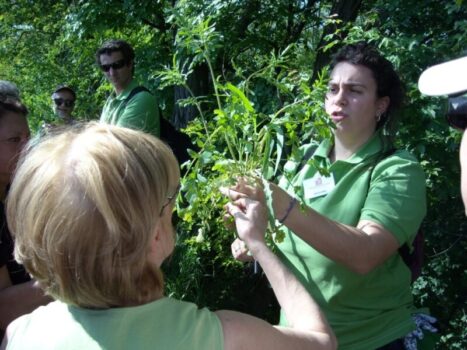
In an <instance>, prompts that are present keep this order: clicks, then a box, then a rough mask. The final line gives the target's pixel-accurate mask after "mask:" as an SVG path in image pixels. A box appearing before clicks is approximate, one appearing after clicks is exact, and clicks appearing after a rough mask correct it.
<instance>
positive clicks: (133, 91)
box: [123, 85, 151, 106]
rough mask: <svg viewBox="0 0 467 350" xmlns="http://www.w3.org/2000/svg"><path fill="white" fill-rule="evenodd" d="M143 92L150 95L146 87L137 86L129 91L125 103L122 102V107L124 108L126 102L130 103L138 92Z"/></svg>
mask: <svg viewBox="0 0 467 350" xmlns="http://www.w3.org/2000/svg"><path fill="white" fill-rule="evenodd" d="M143 91H146V92H149V93H151V91H149V89H147V88H146V87H144V86H142V85H140V86H137V87H135V88H134V89H133V90H131V91H130V94H129V95H128V97H127V98H126V99H125V101H124V102H123V105H124V106H126V105H127V104H128V102H130V101H131V99H132V98H133V97H134V96H135V95H136V94H139V93H140V92H143Z"/></svg>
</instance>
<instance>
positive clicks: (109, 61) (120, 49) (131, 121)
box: [96, 40, 160, 136]
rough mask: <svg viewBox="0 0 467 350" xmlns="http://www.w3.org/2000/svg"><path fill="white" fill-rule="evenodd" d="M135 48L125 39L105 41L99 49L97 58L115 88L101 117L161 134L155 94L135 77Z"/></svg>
mask: <svg viewBox="0 0 467 350" xmlns="http://www.w3.org/2000/svg"><path fill="white" fill-rule="evenodd" d="M134 59H135V53H134V51H133V48H132V47H131V46H130V45H129V44H128V43H127V42H125V41H123V40H109V41H106V42H105V43H104V44H103V45H102V46H101V47H100V48H99V49H98V50H97V52H96V62H97V64H98V66H99V67H100V68H101V70H102V72H103V73H104V75H105V77H106V78H107V80H108V81H109V82H110V83H111V84H112V86H113V88H114V92H113V93H112V94H111V95H110V96H109V98H108V99H107V101H106V102H105V105H104V108H103V110H102V114H101V118H100V121H101V122H104V123H109V124H112V125H118V126H122V127H127V128H131V129H136V130H142V131H145V132H147V133H150V134H152V135H154V136H160V119H159V118H160V117H159V109H158V107H157V106H158V105H157V101H156V98H155V97H154V96H153V95H152V94H151V93H149V92H148V91H146V90H144V91H143V90H141V91H139V92H138V93H136V94H135V93H133V94H132V93H131V92H132V91H133V90H134V89H136V88H138V87H139V86H140V84H138V83H137V82H136V81H135V80H134V79H133V74H134V70H135V64H134Z"/></svg>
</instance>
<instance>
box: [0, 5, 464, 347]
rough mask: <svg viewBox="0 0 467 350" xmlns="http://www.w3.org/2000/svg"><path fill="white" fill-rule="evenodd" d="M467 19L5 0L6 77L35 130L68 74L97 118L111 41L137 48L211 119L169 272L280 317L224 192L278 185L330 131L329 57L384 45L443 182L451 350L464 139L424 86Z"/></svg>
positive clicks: (433, 209)
mask: <svg viewBox="0 0 467 350" xmlns="http://www.w3.org/2000/svg"><path fill="white" fill-rule="evenodd" d="M466 14H467V11H466V5H465V3H464V2H463V1H462V0H460V1H459V0H457V1H455V0H444V1H439V0H426V1H415V0H405V1H402V0H387V1H382V0H369V1H365V2H361V1H311V0H310V1H291V0H263V1H257V0H243V1H242V0H210V1H208V0H190V1H184V0H182V1H170V2H169V1H164V0H158V1H153V0H142V1H126V0H120V1H118V0H89V1H85V0H70V1H64V0H61V1H41V2H36V1H28V0H16V1H14V0H0V79H7V80H11V81H13V82H15V83H16V84H17V85H18V86H19V87H20V89H21V91H22V97H23V99H24V101H25V103H26V104H27V106H28V107H29V109H30V118H29V122H30V126H31V128H32V129H33V130H37V129H38V127H39V126H40V125H41V123H42V122H43V121H48V120H50V119H51V118H52V109H51V106H50V93H51V91H52V90H53V88H54V87H55V86H56V85H58V84H61V83H67V84H71V85H72V86H73V87H75V88H76V90H77V92H78V103H77V110H76V115H78V116H79V118H80V119H82V120H92V119H96V118H98V116H99V113H100V109H101V107H102V105H103V103H104V101H105V98H106V96H107V94H108V93H109V91H110V90H111V87H110V86H109V85H108V83H107V82H106V81H105V80H104V79H103V75H102V74H101V72H100V71H99V70H98V68H97V67H96V65H95V63H94V52H95V50H96V49H97V47H98V46H99V45H100V44H101V43H102V42H103V41H104V40H106V39H109V38H123V39H125V40H127V41H128V42H130V43H131V44H132V45H133V47H134V48H135V51H136V57H137V62H136V76H137V78H138V80H140V81H141V82H142V83H144V84H146V86H148V87H149V88H151V89H152V90H153V91H157V92H158V96H159V99H160V103H161V107H162V108H163V110H164V115H165V116H166V117H168V118H171V117H175V111H176V110H177V108H179V107H178V106H182V107H183V108H182V111H184V110H187V109H188V108H189V107H190V106H191V107H192V108H194V110H195V114H196V118H195V119H194V120H192V121H191V122H190V123H189V124H188V128H187V132H188V133H190V135H191V137H192V139H193V141H194V142H195V143H196V144H197V145H198V146H200V148H201V151H200V152H199V153H197V154H193V158H194V160H193V162H192V163H191V164H188V165H186V168H187V175H186V176H185V178H184V180H183V191H182V192H183V193H182V196H180V198H179V201H178V206H179V216H180V218H181V219H182V220H180V223H179V226H178V232H179V239H178V244H177V246H178V247H177V249H176V252H175V254H174V256H173V258H172V259H171V261H170V262H169V263H168V264H167V265H166V266H165V271H166V276H167V291H168V293H169V294H171V295H173V296H176V297H178V298H182V299H185V300H190V301H194V302H196V303H198V304H199V305H202V306H209V307H210V308H213V309H217V308H234V309H237V310H243V311H247V312H251V313H254V314H256V315H258V316H261V317H266V318H267V319H269V320H271V321H274V320H275V319H276V318H277V305H276V304H275V302H274V298H273V297H272V294H271V291H270V289H269V287H268V285H267V283H266V282H265V281H264V278H263V277H262V276H261V274H254V273H253V271H252V267H251V266H248V267H244V266H243V265H241V264H239V263H236V262H234V261H233V260H232V259H231V258H230V249H229V244H230V241H231V240H232V239H233V234H232V232H229V231H227V230H226V229H225V228H224V226H223V224H222V203H223V199H222V198H221V196H220V194H219V191H218V187H219V186H220V185H225V184H228V183H229V182H232V181H233V177H234V176H235V175H238V174H262V175H263V176H265V177H267V178H274V177H275V176H277V174H279V173H280V171H281V164H282V162H283V160H284V159H285V158H286V157H287V156H289V157H293V156H294V154H295V150H296V147H297V146H298V145H300V144H302V143H304V142H309V140H310V139H312V138H313V139H316V140H319V139H322V138H324V137H328V136H329V131H328V130H329V128H328V125H327V123H328V122H327V120H326V118H325V115H324V113H323V108H322V107H323V91H324V89H325V86H326V74H325V73H326V66H325V65H324V66H323V65H321V64H320V62H321V61H323V62H324V63H326V62H328V58H329V55H330V54H331V53H332V52H333V50H335V49H336V48H337V47H338V46H339V44H341V43H343V42H353V41H357V40H361V39H366V40H369V41H371V42H373V43H374V44H375V45H377V46H378V47H379V48H380V50H381V51H382V52H383V53H384V54H385V55H386V57H388V58H389V59H390V60H391V61H392V62H393V63H394V64H395V66H396V67H397V69H398V71H399V72H400V75H401V77H402V80H403V81H404V82H405V83H406V92H407V101H406V107H405V108H404V110H403V112H402V113H401V115H400V117H401V123H400V125H399V128H398V135H397V137H398V145H399V146H400V147H403V148H407V149H409V150H411V151H412V152H413V153H415V154H416V155H417V157H418V158H419V159H420V161H421V163H422V165H423V167H424V169H425V172H426V175H427V186H428V190H429V191H428V197H429V198H428V199H429V208H428V215H427V218H426V220H425V222H424V229H425V236H426V241H427V244H426V252H425V255H426V265H425V270H424V272H423V275H422V277H421V278H419V280H418V281H416V283H415V285H414V294H415V296H416V301H417V303H418V305H420V306H424V307H429V308H430V310H431V312H432V314H434V315H435V316H436V317H438V318H439V321H440V329H441V334H442V337H441V339H440V340H439V342H438V347H439V348H440V349H445V348H450V349H464V348H467V332H466V329H467V315H466V295H467V288H466V283H467V282H466V281H467V278H466V277H467V276H466V274H467V273H466V264H465V258H464V255H465V251H466V248H467V243H466V238H465V237H466V229H467V227H466V220H465V216H464V213H463V210H462V202H461V199H460V195H459V164H458V147H459V141H460V133H458V132H457V131H455V130H452V129H450V128H449V127H448V126H447V124H446V123H445V121H444V119H443V110H444V108H445V107H444V106H445V104H446V102H445V99H443V98H437V99H436V98H428V97H426V96H421V95H420V93H419V92H418V89H417V81H418V77H419V75H420V74H421V72H422V71H423V70H424V69H425V68H426V67H428V66H430V65H433V64H436V63H439V62H442V61H445V60H448V59H452V58H455V57H459V56H460V55H462V54H465V50H466V40H465V38H466V37H467V15H466ZM180 89H182V90H183V91H185V92H186V94H185V96H186V98H185V99H179V98H178V96H179V95H178V94H177V92H178V91H180ZM272 229H273V228H272Z"/></svg>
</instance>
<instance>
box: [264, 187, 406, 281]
mask: <svg viewBox="0 0 467 350" xmlns="http://www.w3.org/2000/svg"><path fill="white" fill-rule="evenodd" d="M273 188H274V189H273V196H274V197H273V198H274V199H273V203H274V212H275V216H276V218H280V217H283V215H285V213H286V210H287V208H286V207H285V205H288V203H290V201H291V200H292V198H291V197H290V196H289V195H288V194H287V193H286V192H285V191H283V190H282V189H280V188H279V187H278V186H273ZM281 215H282V216H281ZM284 224H285V225H286V226H287V227H288V228H289V229H290V230H292V231H293V232H294V233H296V234H297V235H298V236H300V237H301V238H302V239H303V240H304V241H306V242H307V243H308V244H310V245H311V246H313V248H315V249H316V250H317V251H319V252H321V253H322V254H323V255H326V256H327V257H328V258H330V259H331V260H334V261H337V262H339V263H341V264H343V265H345V266H347V267H348V268H349V269H350V270H352V271H354V272H356V273H359V274H366V273H368V272H370V271H372V270H373V269H374V268H375V267H377V266H378V265H380V264H381V263H383V262H384V261H385V260H386V259H387V258H389V257H390V256H391V255H393V254H394V253H395V252H396V251H397V249H398V248H399V242H398V241H397V239H396V238H395V237H394V235H393V234H392V233H391V232H389V231H388V230H386V229H385V228H384V227H383V226H381V225H380V224H378V223H375V222H372V221H369V220H361V221H359V222H358V224H357V227H352V226H349V225H344V224H341V223H339V222H336V221H333V220H330V219H328V218H327V217H325V216H324V215H321V214H319V213H318V212H316V211H315V210H313V209H311V208H308V207H304V208H300V205H296V206H294V207H293V208H292V210H291V211H290V213H289V215H288V217H287V219H286V220H285V222H284Z"/></svg>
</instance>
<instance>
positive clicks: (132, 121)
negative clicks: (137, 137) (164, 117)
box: [117, 91, 160, 136]
mask: <svg viewBox="0 0 467 350" xmlns="http://www.w3.org/2000/svg"><path fill="white" fill-rule="evenodd" d="M159 118H160V116H159V108H158V107H157V100H156V98H155V97H154V96H153V95H151V94H150V93H149V92H145V91H142V92H140V93H138V94H136V95H134V96H133V97H132V99H131V100H130V101H128V103H127V105H126V106H125V110H124V111H123V113H122V115H121V116H120V117H119V118H118V121H117V125H118V126H122V127H125V128H130V129H135V130H142V131H145V132H147V133H150V134H152V135H155V136H160V120H159Z"/></svg>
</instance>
